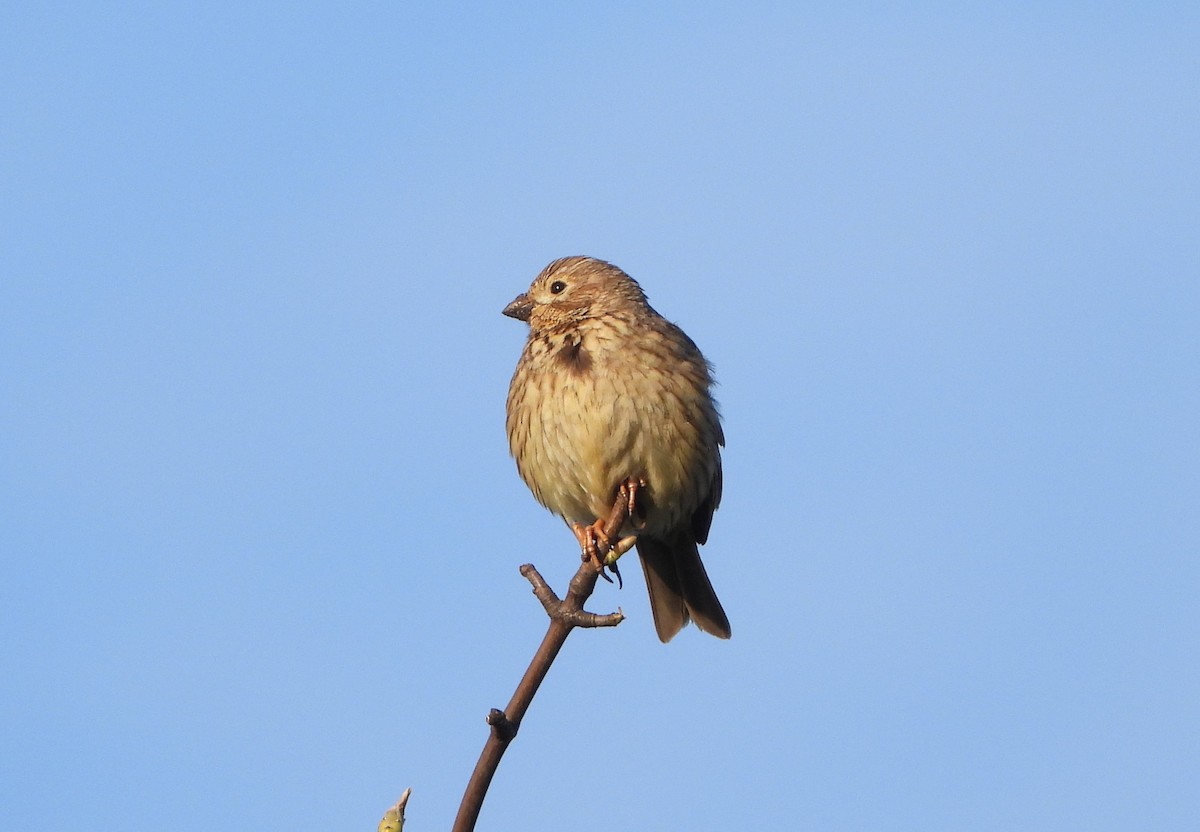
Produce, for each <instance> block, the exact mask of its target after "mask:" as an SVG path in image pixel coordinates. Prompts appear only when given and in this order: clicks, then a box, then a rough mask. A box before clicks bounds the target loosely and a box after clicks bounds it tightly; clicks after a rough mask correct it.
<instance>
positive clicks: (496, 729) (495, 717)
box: [487, 708, 519, 742]
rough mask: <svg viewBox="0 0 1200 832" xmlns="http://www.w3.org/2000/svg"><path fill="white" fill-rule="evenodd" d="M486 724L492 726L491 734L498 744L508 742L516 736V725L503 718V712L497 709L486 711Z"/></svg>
mask: <svg viewBox="0 0 1200 832" xmlns="http://www.w3.org/2000/svg"><path fill="white" fill-rule="evenodd" d="M487 724H488V725H490V726H492V734H493V735H495V737H496V739H498V740H500V742H509V741H510V740H512V738H513V737H515V736H516V735H517V728H518V727H519V726H518V725H517V723H515V722H512V721H510V720H509V718H508V717H507V716H505V714H504V711H502V710H500V709H499V708H492V709H491V710H490V711H488V715H487Z"/></svg>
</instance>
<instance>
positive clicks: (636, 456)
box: [522, 378, 704, 527]
mask: <svg viewBox="0 0 1200 832" xmlns="http://www.w3.org/2000/svg"><path fill="white" fill-rule="evenodd" d="M622 388H623V386H622V385H620V384H613V383H610V382H608V381H607V380H605V379H603V378H601V379H596V378H592V379H587V380H586V381H585V380H579V381H577V383H576V384H573V385H570V386H561V387H558V388H557V389H556V390H555V391H554V395H543V396H539V399H540V401H538V402H537V407H535V408H534V409H533V411H532V412H533V413H535V414H536V415H535V417H534V420H535V421H536V422H537V423H538V424H534V425H531V429H530V431H529V432H528V437H527V442H528V443H529V447H528V450H529V451H530V452H531V454H530V457H529V459H530V464H528V465H527V466H524V468H523V470H522V475H523V476H524V477H525V479H526V482H527V483H528V484H529V486H530V488H531V489H532V490H533V492H534V494H535V495H536V496H537V498H538V500H539V501H540V502H541V503H542V504H543V505H545V506H546V507H547V508H549V509H550V510H551V511H554V512H555V513H557V514H559V515H561V516H562V517H563V518H564V519H566V520H567V521H568V522H572V523H592V522H593V521H595V520H596V519H598V518H603V517H606V516H607V515H608V513H609V511H610V509H611V508H612V503H613V499H614V497H615V495H616V492H617V489H618V488H619V487H620V485H621V483H622V482H624V481H625V480H626V479H629V478H631V477H633V478H637V479H642V480H644V481H645V483H646V486H647V493H646V497H647V500H646V501H645V502H646V505H657V506H660V507H665V506H671V509H672V510H671V511H670V512H669V513H670V514H671V515H676V514H678V513H679V511H678V510H680V509H682V510H685V511H690V510H691V508H692V507H694V506H685V505H683V503H694V499H693V498H692V496H691V495H690V494H688V492H689V491H691V490H692V489H691V488H690V487H689V482H690V481H691V478H690V477H689V471H694V470H695V466H696V465H697V464H699V465H700V467H701V468H703V467H704V463H703V461H701V460H699V459H698V458H697V457H698V456H699V454H698V451H699V445H698V436H697V435H696V432H695V430H694V429H692V427H693V426H690V425H689V423H688V420H687V419H686V417H685V418H684V419H682V420H679V419H672V418H667V419H664V418H663V417H664V415H665V414H664V413H662V412H661V411H662V410H663V409H664V407H666V406H667V405H664V403H663V402H662V401H655V400H653V399H648V398H646V397H645V396H641V397H639V396H637V395H635V394H631V391H629V390H626V389H622ZM544 392H548V391H544ZM672 415H676V414H672ZM681 421H682V424H683V428H682V431H681V430H680V429H679V428H678V427H676V428H673V429H672V431H671V432H669V434H668V433H664V431H663V429H662V428H661V427H659V428H657V429H655V427H654V426H655V425H662V424H664V423H665V424H674V425H679V424H680V422H681ZM677 519H678V518H677V517H676V516H671V517H668V516H664V514H663V512H661V511H653V512H652V513H651V516H650V517H648V518H647V520H648V522H649V523H650V524H651V526H652V527H655V526H658V525H660V524H671V523H674V522H676V521H677Z"/></svg>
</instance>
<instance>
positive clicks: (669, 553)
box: [637, 534, 733, 643]
mask: <svg viewBox="0 0 1200 832" xmlns="http://www.w3.org/2000/svg"><path fill="white" fill-rule="evenodd" d="M637 549H638V555H639V556H640V558H641V561H642V571H643V572H645V573H646V589H648V590H649V591H650V610H651V612H653V613H654V629H655V630H657V631H658V638H659V640H660V641H662V642H663V643H666V642H668V641H670V640H671V639H672V638H674V637H675V634H676V633H678V632H679V631H680V630H682V629H683V626H684V625H685V624H687V623H688V621H689V620H691V621H695V622H696V626H697V627H699V628H700V629H701V630H703V631H704V632H706V633H709V634H711V635H714V636H716V637H717V638H729V636H730V635H731V634H732V632H733V631H732V630H730V628H729V619H728V618H727V617H726V616H725V610H724V609H723V608H722V607H721V602H720V601H719V600H717V593H716V592H714V591H713V587H712V583H711V582H710V581H709V580H708V573H707V572H705V571H704V564H703V563H702V562H701V561H700V551H699V549H697V547H696V541H695V540H693V539H692V537H691V535H690V534H686V535H682V534H681V535H677V536H676V537H674V538H673V539H671V540H670V541H664V540H659V539H656V538H652V537H645V536H642V537H639V538H638V542H637Z"/></svg>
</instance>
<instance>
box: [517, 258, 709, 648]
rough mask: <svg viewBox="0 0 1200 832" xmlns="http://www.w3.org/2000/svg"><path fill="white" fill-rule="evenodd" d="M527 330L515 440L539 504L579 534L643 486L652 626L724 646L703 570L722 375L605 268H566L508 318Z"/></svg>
mask: <svg viewBox="0 0 1200 832" xmlns="http://www.w3.org/2000/svg"><path fill="white" fill-rule="evenodd" d="M504 312H505V314H506V315H509V316H511V317H514V318H518V319H520V320H524V321H527V322H528V323H529V327H530V331H529V338H528V340H527V341H526V343H525V349H524V351H523V352H522V354H521V358H520V361H519V362H518V363H517V369H516V372H515V373H514V375H513V379H512V384H511V386H510V388H509V394H508V409H507V413H508V418H507V427H508V440H509V447H510V449H511V451H512V454H513V456H514V457H515V458H516V461H517V469H518V470H519V471H520V474H521V477H522V478H523V479H524V480H525V483H526V485H528V486H529V488H530V489H531V490H532V491H533V494H534V496H535V497H536V498H537V499H538V501H539V502H540V503H541V504H542V505H544V506H546V507H547V508H548V509H550V510H551V511H553V512H555V513H556V514H558V515H559V516H561V517H562V518H563V519H564V520H566V521H567V523H569V524H583V525H590V524H592V523H593V522H595V521H596V520H597V518H602V517H605V516H607V514H608V512H609V509H610V508H611V507H612V503H613V499H614V497H615V496H616V493H617V490H618V488H619V486H620V484H621V483H622V482H624V481H626V480H627V479H629V478H634V479H642V480H644V482H645V486H644V487H643V488H642V489H641V490H640V491H639V492H638V515H639V516H638V518H637V524H636V528H635V524H634V523H633V522H630V523H627V524H626V528H625V530H623V532H622V534H636V535H637V548H638V554H639V556H640V558H641V561H642V567H643V569H644V571H645V574H646V584H647V587H648V588H649V591H650V604H651V608H652V610H653V613H654V623H655V628H656V630H657V632H658V636H659V638H660V639H662V640H663V641H664V642H665V641H669V640H670V639H671V638H672V637H673V636H674V635H675V634H676V633H677V632H679V630H680V629H681V628H682V627H683V626H684V625H685V624H686V623H687V622H688V620H689V619H690V620H693V621H695V622H696V624H697V626H699V627H700V629H701V630H704V631H705V632H708V633H711V634H713V635H716V636H719V637H721V638H728V637H729V635H730V628H729V621H728V619H727V618H726V616H725V612H724V610H723V609H722V608H721V603H720V601H718V600H717V596H716V594H715V593H714V592H713V589H712V585H711V584H710V583H709V580H708V575H707V574H706V573H705V570H704V565H703V564H702V563H701V561H700V555H699V551H698V549H697V544H701V543H704V542H705V541H706V540H707V539H708V530H709V525H710V524H711V522H712V515H713V511H714V510H715V509H716V508H717V505H718V504H719V503H720V501H721V453H720V446H722V445H724V436H723V434H722V431H721V424H720V419H719V416H718V414H717V408H716V405H715V403H714V402H713V399H712V396H711V394H710V387H711V385H712V376H711V374H710V370H709V366H708V363H707V361H705V359H704V356H703V355H701V353H700V350H699V349H698V348H697V347H696V345H695V344H694V343H693V342H692V340H691V339H690V338H688V336H687V335H686V334H684V332H683V330H681V329H680V328H679V327H677V326H675V325H674V324H672V323H671V322H669V321H667V320H666V319H665V318H663V317H662V316H661V315H659V314H658V313H657V312H655V311H654V310H653V309H652V308H651V307H650V305H649V304H648V303H647V302H646V296H645V294H644V293H643V292H642V289H641V287H640V286H638V284H637V283H636V282H635V281H634V280H633V279H632V278H631V277H629V276H628V275H627V274H625V273H624V272H623V271H621V270H620V269H618V268H617V267H616V266H613V265H611V264H609V263H605V262H603V261H601V260H596V259H594V258H590V257H565V258H563V259H561V260H555V261H554V262H553V263H551V264H550V265H549V266H547V267H546V268H545V269H544V270H543V271H542V273H541V274H540V275H538V277H537V279H535V280H534V281H533V284H532V285H531V286H530V287H529V291H528V292H526V293H525V294H523V295H520V296H518V297H517V299H516V300H514V301H513V302H512V303H511V304H509V306H508V307H507V308H506V309H505V310H504Z"/></svg>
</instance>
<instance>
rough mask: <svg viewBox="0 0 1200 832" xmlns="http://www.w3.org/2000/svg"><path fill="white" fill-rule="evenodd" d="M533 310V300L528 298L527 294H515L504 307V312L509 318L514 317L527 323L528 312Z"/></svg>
mask: <svg viewBox="0 0 1200 832" xmlns="http://www.w3.org/2000/svg"><path fill="white" fill-rule="evenodd" d="M532 310H533V301H531V300H530V299H529V295H517V296H516V297H515V298H513V302H512V303H510V304H509V305H508V306H506V307H504V314H505V315H507V316H508V317H510V318H516V319H517V320H518V321H525V322H526V323H529V313H530V312H531V311H532Z"/></svg>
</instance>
